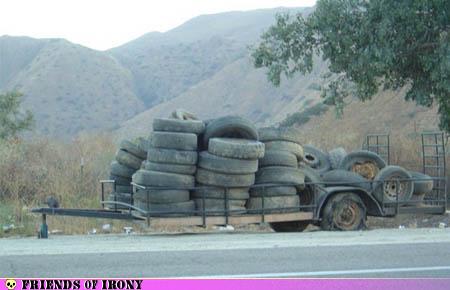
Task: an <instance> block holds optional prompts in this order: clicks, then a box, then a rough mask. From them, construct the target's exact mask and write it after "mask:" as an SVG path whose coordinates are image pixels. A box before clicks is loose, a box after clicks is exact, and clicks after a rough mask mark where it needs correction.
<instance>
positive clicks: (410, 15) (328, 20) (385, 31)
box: [252, 0, 450, 132]
mask: <svg viewBox="0 0 450 290" xmlns="http://www.w3.org/2000/svg"><path fill="white" fill-rule="evenodd" d="M449 30H450V1H448V0H395V1H392V0H376V1H375V0H318V1H317V5H316V7H315V10H314V11H313V12H312V13H311V14H310V15H309V16H307V17H306V18H305V17H303V16H302V15H301V14H297V15H296V16H290V15H287V14H284V15H278V16H277V17H276V23H275V24H274V25H273V26H271V27H270V28H269V29H268V30H267V31H266V32H265V33H264V34H263V35H262V36H261V42H260V43H259V44H258V46H256V47H255V48H253V51H252V56H253V60H254V65H255V66H256V67H257V68H260V67H267V68H268V72H267V75H268V78H269V80H270V81H271V82H272V83H273V84H274V85H279V84H280V81H281V75H285V76H287V77H291V76H292V75H294V74H295V73H308V72H310V71H311V69H312V66H313V57H314V55H321V56H322V58H323V59H324V60H325V61H327V63H328V65H329V70H330V72H331V74H330V75H329V76H328V77H329V78H328V79H327V80H328V83H327V85H326V86H325V88H324V89H323V96H324V97H326V98H327V102H328V103H329V104H334V105H336V106H337V108H338V109H342V106H343V104H344V100H345V98H346V97H347V96H355V97H357V98H358V99H360V100H362V101H364V100H368V99H371V97H372V96H373V95H375V94H376V93H377V92H378V91H379V90H380V89H397V88H400V87H406V88H407V93H406V96H405V99H407V100H413V101H415V102H416V103H417V104H419V105H423V106H428V107H429V106H431V105H432V104H433V102H436V103H437V104H438V106H439V114H440V127H441V128H442V129H444V130H446V131H448V132H450V38H449V34H450V33H449Z"/></svg>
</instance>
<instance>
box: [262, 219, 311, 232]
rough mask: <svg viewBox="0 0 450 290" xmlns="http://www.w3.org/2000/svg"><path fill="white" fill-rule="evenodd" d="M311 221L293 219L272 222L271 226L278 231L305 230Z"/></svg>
mask: <svg viewBox="0 0 450 290" xmlns="http://www.w3.org/2000/svg"><path fill="white" fill-rule="evenodd" d="M310 223H311V221H291V222H278V223H270V227H271V228H272V230H274V231H275V232H277V233H283V232H303V231H304V230H305V229H306V227H307V226H308V225H309V224H310Z"/></svg>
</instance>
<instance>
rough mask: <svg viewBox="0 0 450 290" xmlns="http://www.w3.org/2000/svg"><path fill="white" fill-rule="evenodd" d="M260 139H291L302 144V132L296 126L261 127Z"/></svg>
mask: <svg viewBox="0 0 450 290" xmlns="http://www.w3.org/2000/svg"><path fill="white" fill-rule="evenodd" d="M258 133H259V140H260V141H263V142H268V141H289V142H294V143H297V144H302V138H301V136H302V134H301V132H300V131H299V130H297V129H294V128H287V127H283V128H269V127H266V128H261V129H259V130H258Z"/></svg>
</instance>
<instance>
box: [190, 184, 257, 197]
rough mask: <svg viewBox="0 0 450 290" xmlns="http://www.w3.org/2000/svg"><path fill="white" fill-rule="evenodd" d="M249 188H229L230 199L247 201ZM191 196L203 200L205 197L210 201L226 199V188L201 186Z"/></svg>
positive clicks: (228, 195)
mask: <svg viewBox="0 0 450 290" xmlns="http://www.w3.org/2000/svg"><path fill="white" fill-rule="evenodd" d="M248 191H249V188H248V187H236V188H229V189H228V192H227V198H228V199H237V200H247V199H248V198H249V197H250V194H249V192H248ZM191 196H192V197H193V198H202V197H203V196H204V197H205V198H208V199H225V188H223V187H213V186H205V185H203V186H202V185H200V186H197V187H196V188H195V190H194V191H192V193H191Z"/></svg>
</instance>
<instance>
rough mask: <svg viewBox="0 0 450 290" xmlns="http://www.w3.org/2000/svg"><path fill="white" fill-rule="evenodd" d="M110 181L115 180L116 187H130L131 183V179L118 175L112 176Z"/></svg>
mask: <svg viewBox="0 0 450 290" xmlns="http://www.w3.org/2000/svg"><path fill="white" fill-rule="evenodd" d="M109 179H110V180H114V183H115V184H116V186H117V185H125V186H130V183H131V178H128V177H123V176H118V175H114V174H110V175H109Z"/></svg>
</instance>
